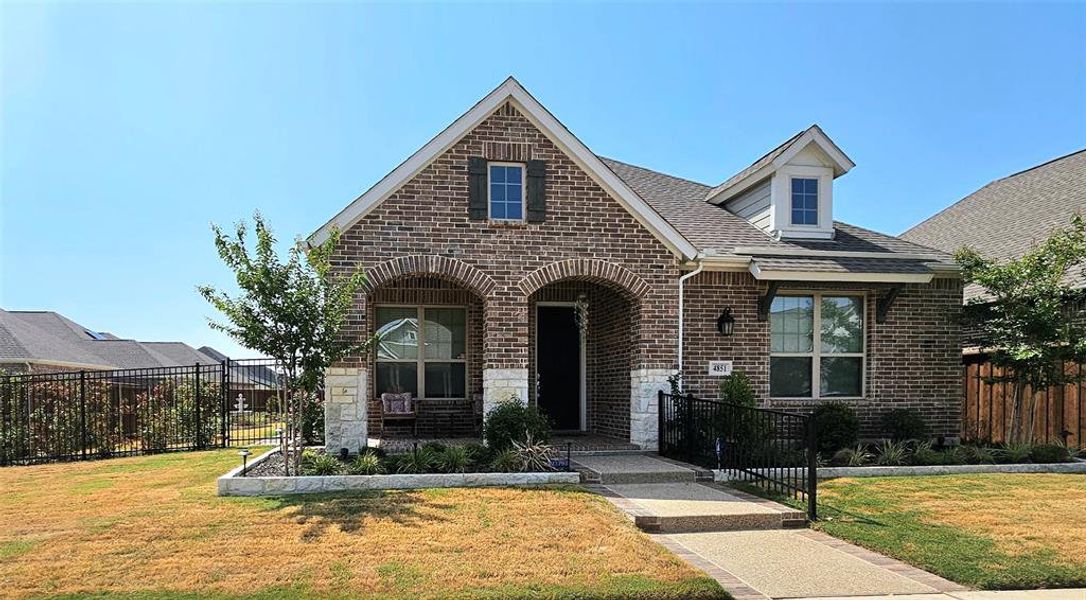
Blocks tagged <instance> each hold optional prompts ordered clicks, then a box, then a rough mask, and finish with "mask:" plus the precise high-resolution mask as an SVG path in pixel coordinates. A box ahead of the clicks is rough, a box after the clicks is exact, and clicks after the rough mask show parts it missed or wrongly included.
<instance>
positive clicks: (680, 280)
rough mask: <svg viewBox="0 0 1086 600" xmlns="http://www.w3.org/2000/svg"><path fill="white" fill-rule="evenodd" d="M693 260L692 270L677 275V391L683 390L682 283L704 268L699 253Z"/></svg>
mask: <svg viewBox="0 0 1086 600" xmlns="http://www.w3.org/2000/svg"><path fill="white" fill-rule="evenodd" d="M694 260H696V261H697V262H698V266H697V268H696V269H694V270H693V271H690V272H689V273H687V274H686V275H682V276H680V277H679V391H680V392H681V391H683V284H684V283H686V280H687V279H690V278H691V277H693V276H695V275H697V274H698V273H701V271H702V270H703V269H704V268H705V263H703V262H702V260H701V257H700V254H699V256H696V257H694Z"/></svg>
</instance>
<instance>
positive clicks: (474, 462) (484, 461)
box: [463, 444, 491, 471]
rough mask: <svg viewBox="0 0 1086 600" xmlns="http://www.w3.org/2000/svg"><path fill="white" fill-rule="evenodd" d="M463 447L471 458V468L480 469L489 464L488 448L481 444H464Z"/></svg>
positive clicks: (489, 453)
mask: <svg viewBox="0 0 1086 600" xmlns="http://www.w3.org/2000/svg"><path fill="white" fill-rule="evenodd" d="M463 448H464V451H465V452H467V455H468V459H470V460H471V466H472V470H474V471H482V470H484V469H486V467H487V466H488V465H489V464H490V455H491V452H490V448H487V447H486V446H484V445H482V444H465V445H464V446H463Z"/></svg>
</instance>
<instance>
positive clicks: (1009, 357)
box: [956, 214, 1086, 443]
mask: <svg viewBox="0 0 1086 600" xmlns="http://www.w3.org/2000/svg"><path fill="white" fill-rule="evenodd" d="M956 258H957V260H958V263H959V264H960V265H961V268H962V275H963V277H964V279H965V281H966V282H967V283H975V284H977V285H979V286H981V287H983V288H984V289H985V290H986V291H987V296H984V297H980V298H975V299H973V300H972V301H971V302H970V304H975V305H983V306H977V307H976V308H977V309H978V310H976V311H971V312H974V314H975V317H974V318H975V319H976V321H977V325H978V326H979V327H980V330H981V332H982V334H983V335H984V339H985V345H986V346H988V347H990V348H991V360H992V364H993V365H995V366H996V367H1002V368H1003V370H1002V374H1001V375H998V376H993V377H991V378H990V379H991V381H992V382H995V383H1007V384H1010V385H1011V386H1012V390H1013V392H1012V393H1013V404H1012V408H1011V419H1010V424H1011V431H1010V440H1009V441H1011V442H1014V443H1022V442H1030V441H1031V440H1032V438H1033V416H1034V396H1035V392H1037V391H1040V390H1043V389H1045V388H1047V387H1049V386H1053V385H1064V384H1066V383H1072V382H1074V381H1077V380H1078V379H1080V377H1079V376H1078V375H1077V370H1070V369H1068V368H1067V363H1068V362H1078V361H1081V360H1083V358H1084V357H1086V337H1084V335H1083V329H1082V327H1081V326H1080V325H1078V324H1076V322H1075V321H1076V319H1074V318H1073V317H1074V315H1073V314H1071V310H1072V309H1073V307H1075V306H1077V303H1078V301H1079V300H1080V299H1081V294H1082V292H1081V291H1080V290H1076V289H1074V288H1072V287H1071V286H1069V285H1067V284H1066V283H1065V276H1066V275H1067V273H1068V271H1070V270H1071V269H1073V268H1078V267H1076V265H1078V264H1080V263H1081V262H1082V261H1083V260H1084V259H1086V224H1084V222H1083V219H1082V217H1081V215H1077V214H1076V215H1075V216H1074V217H1073V218H1072V219H1071V224H1070V226H1069V227H1067V228H1065V229H1061V230H1058V231H1055V232H1054V233H1053V234H1052V236H1051V237H1049V238H1048V239H1047V240H1045V241H1044V242H1043V243H1041V244H1039V245H1037V246H1035V247H1034V248H1033V249H1031V250H1030V251H1029V252H1028V253H1026V254H1025V255H1024V256H1022V257H1021V258H1019V259H1016V260H1008V261H1006V262H997V261H994V260H990V259H986V258H984V257H982V256H980V255H979V254H978V253H977V252H976V251H975V250H973V249H971V248H963V249H961V250H959V251H958V253H957V254H956ZM1027 389H1028V390H1029V393H1027V391H1026V390H1027Z"/></svg>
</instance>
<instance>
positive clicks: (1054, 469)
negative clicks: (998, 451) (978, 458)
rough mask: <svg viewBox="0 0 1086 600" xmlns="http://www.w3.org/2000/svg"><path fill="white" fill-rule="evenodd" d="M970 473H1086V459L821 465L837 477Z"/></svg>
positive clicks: (823, 474) (821, 473)
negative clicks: (1043, 461) (1001, 463)
mask: <svg viewBox="0 0 1086 600" xmlns="http://www.w3.org/2000/svg"><path fill="white" fill-rule="evenodd" d="M968 473H1086V462H1069V463H1044V464H1014V465H925V466H906V467H882V466H871V467H819V468H818V478H819V479H832V478H834V477H900V476H907V475H958V474H968Z"/></svg>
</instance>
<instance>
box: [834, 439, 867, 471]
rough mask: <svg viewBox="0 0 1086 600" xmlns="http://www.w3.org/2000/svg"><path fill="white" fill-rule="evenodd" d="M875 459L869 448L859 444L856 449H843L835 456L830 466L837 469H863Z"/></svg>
mask: <svg viewBox="0 0 1086 600" xmlns="http://www.w3.org/2000/svg"><path fill="white" fill-rule="evenodd" d="M872 458H874V455H872V454H871V453H870V452H868V451H867V447H866V446H864V445H863V444H857V445H856V447H855V448H842V449H840V450H838V451H837V452H835V453H834V454H833V458H831V459H830V464H832V465H833V466H835V467H862V466H864V465H866V464H867V463H869V462H871V459H872Z"/></svg>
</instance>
